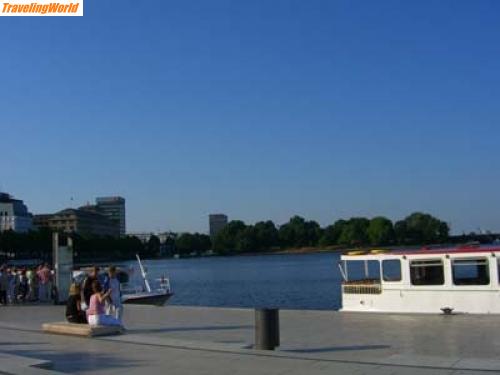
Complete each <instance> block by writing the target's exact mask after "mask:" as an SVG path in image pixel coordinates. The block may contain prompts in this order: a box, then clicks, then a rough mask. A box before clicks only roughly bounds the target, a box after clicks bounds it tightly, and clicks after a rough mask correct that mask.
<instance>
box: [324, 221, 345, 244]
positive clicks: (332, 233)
mask: <svg viewBox="0 0 500 375" xmlns="http://www.w3.org/2000/svg"><path fill="white" fill-rule="evenodd" d="M346 224H347V221H345V220H342V219H340V220H337V221H336V222H335V223H334V224H332V225H329V226H327V227H326V228H325V229H324V231H323V235H322V236H321V239H320V240H319V244H320V246H332V245H337V244H338V243H339V238H340V235H341V234H342V231H343V229H344V227H345V225H346Z"/></svg>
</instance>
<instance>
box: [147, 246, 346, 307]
mask: <svg viewBox="0 0 500 375" xmlns="http://www.w3.org/2000/svg"><path fill="white" fill-rule="evenodd" d="M338 260H339V255H337V254H306V255H263V256H238V257H211V258H193V259H168V260H152V261H145V262H144V264H145V266H146V267H147V270H148V277H149V278H151V279H153V278H154V279H156V278H159V277H160V276H161V275H162V274H165V275H166V276H168V277H170V282H171V285H172V288H173V290H174V293H175V295H174V297H173V298H172V299H171V304H175V305H200V306H224V307H280V308H288V309H338V308H339V307H340V281H341V275H340V272H339V270H338V268H337V262H338Z"/></svg>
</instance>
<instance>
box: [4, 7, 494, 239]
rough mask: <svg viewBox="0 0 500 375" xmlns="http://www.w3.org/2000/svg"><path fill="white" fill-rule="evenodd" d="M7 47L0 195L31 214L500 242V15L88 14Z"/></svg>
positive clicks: (17, 31) (387, 11)
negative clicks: (299, 219)
mask: <svg viewBox="0 0 500 375" xmlns="http://www.w3.org/2000/svg"><path fill="white" fill-rule="evenodd" d="M0 42H1V50H0V51H1V58H0V74H1V76H0V147H1V149H0V153H1V155H2V156H1V161H0V186H1V187H2V189H3V190H6V191H8V192H10V193H11V194H14V195H15V196H16V197H18V198H20V199H23V200H25V202H26V203H27V204H28V206H29V208H30V210H31V211H32V212H33V213H45V212H53V211H56V210H59V209H62V208H65V207H67V206H71V205H73V206H76V205H79V204H84V203H86V202H87V201H92V200H93V198H94V197H95V196H98V195H122V196H124V197H125V198H126V199H127V210H128V211H127V219H128V229H129V230H131V231H137V230H164V229H171V230H176V231H184V230H189V231H195V230H196V231H204V232H206V231H207V229H208V228H207V227H208V218H207V216H206V215H207V214H208V213H210V212H223V213H226V214H228V215H229V217H230V219H242V220H244V221H246V222H248V223H252V222H255V221H258V220H261V219H268V218H270V219H272V220H274V221H275V222H276V223H277V224H281V223H283V222H285V221H286V220H288V218H289V217H290V216H291V215H294V214H299V215H303V216H304V217H306V218H308V219H315V220H317V221H319V222H320V223H321V224H322V225H326V224H329V223H331V222H333V221H334V220H336V219H339V218H348V217H351V216H358V215H363V216H368V217H371V216H374V215H385V216H387V217H389V218H391V219H393V220H397V219H401V218H403V217H404V216H406V215H407V214H409V213H411V212H412V211H416V210H419V211H425V212H429V213H431V214H434V215H437V216H438V217H440V218H442V219H443V220H446V221H447V222H449V223H450V224H451V226H452V231H453V232H455V233H461V232H462V231H463V230H466V231H470V230H477V228H478V227H480V228H483V229H490V230H495V231H500V196H499V194H500V170H499V165H500V1H496V0H490V1H488V0H481V1H470V0H467V1H458V0H450V1H445V0H436V1H382V0H381V1H373V0H367V1H351V0H346V1H334V0H325V1H314V0H308V1H302V0H301V1H290V0H289V1H281V0H271V1H269V0H265V1H256V0H252V1H243V0H241V1H235V0H227V1H218V0H210V1H206V0H200V1H187V0H178V1H168V0H148V1H142V2H140V1H125V0H123V1H110V0H101V1H90V0H86V1H85V16H84V17H83V18H79V17H78V18H73V17H45V18H43V17H2V18H0ZM71 197H73V198H74V200H73V201H71Z"/></svg>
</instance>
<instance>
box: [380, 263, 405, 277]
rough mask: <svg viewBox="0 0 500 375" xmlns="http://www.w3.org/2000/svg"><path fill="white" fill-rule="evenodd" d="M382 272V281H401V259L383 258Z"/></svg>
mask: <svg viewBox="0 0 500 375" xmlns="http://www.w3.org/2000/svg"><path fill="white" fill-rule="evenodd" d="M382 274H383V277H384V281H401V261H400V260H399V259H386V260H383V261H382Z"/></svg>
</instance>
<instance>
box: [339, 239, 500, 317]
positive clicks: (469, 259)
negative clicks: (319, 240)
mask: <svg viewBox="0 0 500 375" xmlns="http://www.w3.org/2000/svg"><path fill="white" fill-rule="evenodd" d="M339 268H340V273H341V274H342V278H343V282H342V309H341V311H359V312H393V313H473V314H499V313H500V270H499V268H500V246H463V247H455V248H434V249H426V248H424V249H421V250H413V251H384V250H372V251H370V252H363V251H359V252H350V253H348V254H347V255H342V256H341V261H340V262H339Z"/></svg>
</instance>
